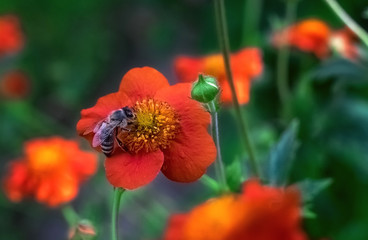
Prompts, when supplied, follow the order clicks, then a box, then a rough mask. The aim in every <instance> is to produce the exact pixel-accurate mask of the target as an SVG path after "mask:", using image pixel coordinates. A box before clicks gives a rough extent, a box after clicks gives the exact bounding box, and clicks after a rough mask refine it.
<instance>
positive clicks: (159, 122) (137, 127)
mask: <svg viewBox="0 0 368 240" xmlns="http://www.w3.org/2000/svg"><path fill="white" fill-rule="evenodd" d="M132 108H133V110H134V113H135V115H136V121H135V122H134V123H133V127H132V128H131V130H130V131H120V132H119V133H118V135H117V138H118V140H119V141H121V142H122V143H123V145H124V146H125V147H126V148H127V150H128V151H129V152H131V153H137V152H139V151H145V152H153V151H157V150H159V149H167V148H168V147H169V145H170V143H171V141H172V140H173V139H175V136H176V134H177V133H178V131H179V129H180V127H179V126H180V125H179V124H180V121H179V118H178V115H177V114H176V112H175V111H174V109H173V108H172V107H171V106H170V105H169V104H168V103H166V102H162V101H157V100H154V99H144V100H142V101H137V102H136V103H135V105H134V106H133V107H132Z"/></svg>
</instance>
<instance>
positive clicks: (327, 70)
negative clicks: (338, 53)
mask: <svg viewBox="0 0 368 240" xmlns="http://www.w3.org/2000/svg"><path fill="white" fill-rule="evenodd" d="M367 74H368V68H367V67H365V66H364V65H362V64H357V63H354V62H352V61H349V60H347V59H344V58H334V59H331V60H328V61H326V62H323V63H322V64H321V66H320V67H319V68H318V69H317V70H316V71H315V72H314V75H315V78H314V79H315V80H316V81H325V80H327V79H329V78H336V79H337V80H339V81H343V82H344V83H346V84H349V85H351V84H367V76H368V75H367Z"/></svg>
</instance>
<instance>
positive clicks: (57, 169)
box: [3, 137, 97, 207]
mask: <svg viewBox="0 0 368 240" xmlns="http://www.w3.org/2000/svg"><path fill="white" fill-rule="evenodd" d="M96 168H97V156H96V154H94V153H91V152H85V151H82V150H80V148H79V146H78V143H77V142H76V141H73V140H66V139H63V138H61V137H50V138H37V139H32V140H29V141H28V142H26V143H25V144H24V156H23V157H22V158H20V159H18V160H14V161H12V162H11V163H10V166H9V170H8V172H7V174H6V176H5V178H4V179H3V188H4V191H5V194H6V195H7V197H8V198H9V199H10V200H11V201H14V202H18V201H21V200H22V199H24V198H27V197H32V198H34V199H35V200H37V201H38V202H40V203H44V204H46V205H48V206H50V207H55V206H58V205H60V204H63V203H66V202H69V201H71V200H72V199H74V198H75V196H76V195H77V193H78V189H79V185H80V184H81V182H82V181H84V180H86V179H87V178H88V177H90V176H91V175H93V174H94V173H95V172H96Z"/></svg>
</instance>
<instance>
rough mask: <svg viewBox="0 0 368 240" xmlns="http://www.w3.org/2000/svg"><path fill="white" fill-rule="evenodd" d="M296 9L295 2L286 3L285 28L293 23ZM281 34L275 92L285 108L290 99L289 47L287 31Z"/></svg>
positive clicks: (291, 0) (288, 0) (290, 0)
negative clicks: (276, 91)
mask: <svg viewBox="0 0 368 240" xmlns="http://www.w3.org/2000/svg"><path fill="white" fill-rule="evenodd" d="M296 7H297V1H296V0H287V1H286V14H285V21H284V22H285V24H286V26H289V25H290V24H291V23H292V22H294V21H295V15H296ZM281 34H282V36H281V37H282V40H281V42H282V43H283V45H282V46H281V48H280V50H279V51H278V54H277V67H276V71H277V75H276V77H277V90H278V92H279V97H280V100H281V103H282V105H283V106H284V107H286V106H287V104H288V101H289V98H290V90H289V86H288V79H289V69H288V66H289V55H290V47H289V46H288V43H287V39H288V34H289V33H288V31H283V32H282V33H281Z"/></svg>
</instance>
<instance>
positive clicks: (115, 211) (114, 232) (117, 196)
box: [111, 188, 125, 240]
mask: <svg viewBox="0 0 368 240" xmlns="http://www.w3.org/2000/svg"><path fill="white" fill-rule="evenodd" d="M124 192H125V189H123V188H115V190H114V201H113V205H112V218H111V239H112V240H118V220H119V207H120V200H121V196H122V195H123V193H124Z"/></svg>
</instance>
